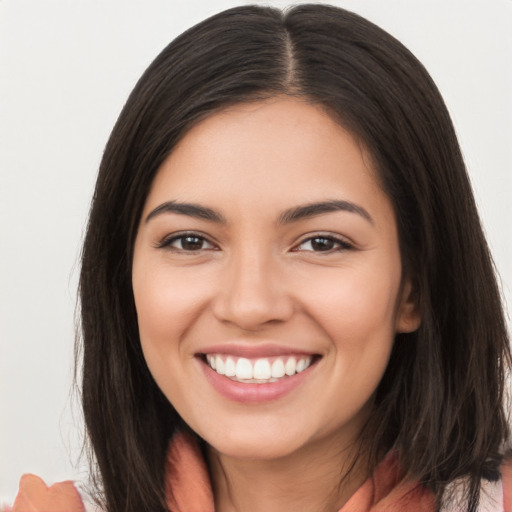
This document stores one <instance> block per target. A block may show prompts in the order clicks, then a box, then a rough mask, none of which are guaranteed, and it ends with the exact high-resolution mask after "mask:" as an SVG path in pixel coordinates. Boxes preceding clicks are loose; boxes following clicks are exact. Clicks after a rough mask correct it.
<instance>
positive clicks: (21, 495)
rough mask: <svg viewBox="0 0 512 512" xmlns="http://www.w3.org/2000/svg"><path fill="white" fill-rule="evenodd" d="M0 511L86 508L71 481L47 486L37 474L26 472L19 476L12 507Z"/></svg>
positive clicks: (50, 511) (68, 511)
mask: <svg viewBox="0 0 512 512" xmlns="http://www.w3.org/2000/svg"><path fill="white" fill-rule="evenodd" d="M2 512H87V509H86V506H85V504H84V501H83V499H82V497H81V496H80V493H79V492H78V490H77V488H76V487H75V484H74V483H73V482H72V481H70V480H68V481H65V482H59V483H56V484H53V485H51V486H49V487H48V486H47V485H46V484H45V483H44V482H43V480H42V479H41V478H39V477H38V476H36V475H31V474H26V475H23V476H22V477H21V480H20V486H19V491H18V495H17V496H16V499H15V501H14V504H13V506H12V508H9V507H7V508H4V509H2Z"/></svg>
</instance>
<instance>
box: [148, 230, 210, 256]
mask: <svg viewBox="0 0 512 512" xmlns="http://www.w3.org/2000/svg"><path fill="white" fill-rule="evenodd" d="M187 236H190V237H195V238H199V239H201V240H202V241H203V242H206V243H207V244H210V245H211V246H213V248H214V249H218V247H217V246H216V245H215V244H214V243H213V242H212V241H210V240H209V239H208V237H207V236H205V235H204V234H202V233H198V232H197V231H181V232H177V233H171V234H169V235H166V236H164V237H163V238H162V239H161V240H160V241H158V242H157V243H156V244H155V247H156V248H157V249H168V250H170V251H173V252H181V253H199V252H201V251H205V250H208V251H211V250H212V249H211V248H207V249H198V250H197V251H190V250H187V249H178V248H175V247H171V244H172V243H173V242H174V241H176V240H179V239H180V238H186V237H187Z"/></svg>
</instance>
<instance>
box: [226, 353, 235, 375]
mask: <svg viewBox="0 0 512 512" xmlns="http://www.w3.org/2000/svg"><path fill="white" fill-rule="evenodd" d="M224 375H225V376H226V377H234V376H235V375H236V366H235V361H234V360H233V358H232V357H228V358H227V359H226V364H225V366H224Z"/></svg>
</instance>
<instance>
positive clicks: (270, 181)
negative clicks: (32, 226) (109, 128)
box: [15, 5, 512, 512]
mask: <svg viewBox="0 0 512 512" xmlns="http://www.w3.org/2000/svg"><path fill="white" fill-rule="evenodd" d="M80 294H81V295H80V296H81V308H82V309H81V310H82V331H83V383H82V390H83V408H84V413H85V419H86V424H87V432H88V436H89V439H90V444H91V449H92V452H93V453H94V459H95V461H96V462H97V468H98V474H97V477H98V481H99V482H100V483H101V488H102V492H103V493H104V494H103V496H102V500H101V501H102V504H103V507H104V509H105V510H108V511H128V510H130V511H131V510H138V511H139V510H140V511H142V510H148V511H149V510H151V511H156V510H166V509H170V510H172V511H175V510H180V511H190V510H213V509H214V507H215V510H218V511H222V512H225V511H232V510H244V511H251V510H288V509H290V510H292V509H293V510H296V509H300V510H305V511H307V510H315V511H319V510H322V511H338V510H340V511H343V512H349V511H356V510H358V511H360V510H393V511H399V510H403V511H405V510H415V511H416V510H417V511H420V510H421V511H423V510H424V511H433V510H438V509H440V508H444V509H445V510H469V511H475V510H478V507H479V502H480V501H481V502H482V503H481V504H480V506H481V507H487V508H486V509H489V510H507V509H509V507H512V503H511V502H510V500H511V497H510V478H511V476H510V471H511V470H510V466H507V465H506V464H504V462H503V460H504V455H505V453H506V452H507V449H508V446H509V429H508V425H507V415H506V411H505V409H504V379H505V373H506V371H507V369H508V368H509V366H510V352H509V348H508V338H507V333H506V328H505V323H504V319H503V313H502V309H501V304H500V298H499V292H498V288H497V285H496V280H495V277H494V273H493V267H492V261H491V258H490V255H489V251H488V248H487V245H486V242H485V239H484V236H483V233H482V229H481V227H480V223H479V219H478V215H477V212H476V207H475V203H474V199H473V196H472V192H471V188H470V185H469V181H468V178H467V175H466V172H465V168H464V163H463V161H462V157H461V154H460V150H459V147H458V144H457V140H456V137H455V134H454V130H453V127H452V125H451V122H450V119H449V116H448V113H447V111H446V108H445V106H444V104H443V101H442V99H441V97H440V95H439V93H438V91H437V89H436V87H435V85H434V84H433V82H432V81H431V79H430V77H429V76H428V74H427V73H426V71H425V70H424V68H423V67H422V65H421V64H420V63H419V62H418V61H417V60H416V59H415V58H414V57H413V56H412V55H411V54H410V53H409V52H408V51H407V50H406V49H405V48H404V47H403V46H402V45H401V44H400V43H399V42H397V41H396V40H395V39H393V38H392V37H391V36H389V35H388V34H386V33H385V32H383V31H382V30H381V29H379V28H378V27H376V26H374V25H372V24H371V23H369V22H368V21H366V20H364V19H362V18H360V17H358V16H356V15H354V14H351V13H349V12H346V11H343V10H341V9H337V8H333V7H328V6H318V5H317V6H309V5H302V6H298V7H295V8H292V9H290V10H288V11H286V12H285V13H282V12H280V11H278V10H275V9H271V8H263V7H240V8H236V9H232V10H229V11H225V12H223V13H220V14H218V15H216V16H213V17H212V18H209V19H208V20H206V21H204V22H202V23H200V24H199V25H197V26H195V27H193V28H192V29H190V30H189V31H187V32H185V33H184V34H183V35H182V36H180V37H179V38H177V39H176V40H175V41H173V42H172V43H171V44H170V45H169V46H168V47H167V48H166V49H165V50H164V51H163V52H162V53H161V54H160V55H159V56H158V57H157V58H156V60H155V61H154V62H153V63H152V64H151V66H150V67H149V68H148V70H147V71H146V72H145V74H144V75H143V76H142V78H141V79H140V81H139V83H138V84H137V86H136V87H135V89H134V91H133V92H132V94H131V95H130V97H129V99H128V101H127V103H126V105H125V107H124V109H123V111H122V113H121V115H120V117H119V120H118V122H117V124H116V126H115V128H114V130H113V132H112V135H111V137H110V140H109V142H108V144H107V147H106V150H105V154H104V157H103V161H102V164H101V168H100V173H99V176H98V181H97V186H96V191H95V195H94V199H93V205H92V209H91V215H90V220H89V225H88V230H87V235H86V239H85V244H84V251H83V262H82V272H81V280H80ZM22 499H23V496H21V497H20V500H22ZM59 499H60V498H59ZM73 499H76V496H75V497H74V498H73ZM76 503H78V502H75V504H76ZM16 506H18V510H22V505H21V501H19V502H18V503H17V504H16V505H15V510H17V509H16ZM73 506H74V505H73ZM77 506H79V505H77ZM489 507H492V508H489ZM61 508H62V507H61Z"/></svg>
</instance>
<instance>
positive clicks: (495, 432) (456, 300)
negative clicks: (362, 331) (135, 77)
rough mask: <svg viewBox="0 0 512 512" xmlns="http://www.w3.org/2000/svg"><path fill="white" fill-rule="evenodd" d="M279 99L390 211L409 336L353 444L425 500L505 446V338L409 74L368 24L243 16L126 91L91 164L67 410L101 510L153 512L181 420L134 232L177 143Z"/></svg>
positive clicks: (491, 287) (454, 161)
mask: <svg viewBox="0 0 512 512" xmlns="http://www.w3.org/2000/svg"><path fill="white" fill-rule="evenodd" d="M282 94H288V95H294V96H299V97H301V98H304V99H305V100H307V101H309V102H311V103H314V104H317V105H319V106H321V107H323V108H325V109H326V110H327V111H328V112H329V113H330V115H331V116H332V117H333V118H334V119H336V120H337V121H338V122H339V123H340V124H342V125H343V126H345V127H346V128H348V129H349V130H350V131H351V132H352V133H353V134H354V135H356V136H357V137H358V138H359V139H360V140H361V141H362V142H363V144H364V145H365V146H366V147H367V148H368V149H369V151H370V153H371V154H372V156H373V159H374V162H375V166H376V169H377V171H378V174H379V177H380V180H381V184H382V187H383V189H384V190H385V192H386V193H387V194H388V195H389V197H390V198H391V200H392V203H393V205H394V208H395V212H396V218H397V223H398V230H399V238H400V244H401V253H402V257H403V262H404V267H405V271H406V272H408V274H409V275H410V276H411V277H412V279H413V281H414V284H415V289H416V293H417V297H418V301H419V304H420V307H421V312H422V318H423V320H422V325H421V327H420V328H419V330H418V331H416V332H414V333H412V334H406V335H403V334H402V335H397V337H396V341H395V344H394V348H393V352H392V355H391V359H390V362H389V366H388V368H387V370H386V373H385V375H384V377H383V379H382V381H381V383H380V385H379V387H378V389H377V391H376V393H375V398H374V409H373V415H372V418H371V424H369V425H368V426H367V429H366V431H365V436H366V437H365V439H367V440H368V450H369V454H370V461H371V466H372V467H374V466H375V464H376V463H377V462H378V459H379V456H380V454H382V453H383V451H386V450H389V449H390V448H392V447H394V448H396V449H398V450H399V453H400V460H401V463H402V465H403V468H404V469H405V471H406V472H407V473H408V475H409V476H411V477H412V478H415V479H418V480H419V481H420V482H422V483H424V484H426V485H428V486H429V487H431V488H432V489H433V491H434V492H435V493H436V495H437V497H438V502H440V499H441V495H442V493H443V491H444V489H445V486H446V484H447V483H449V482H452V481H453V480H454V479H456V478H459V477H465V478H466V481H467V482H468V485H467V487H466V494H465V500H466V507H467V508H468V510H470V511H474V510H476V507H477V504H478V494H479V489H480V482H481V479H482V478H484V479H490V480H493V479H496V478H498V477H499V471H498V466H499V464H500V461H501V458H502V455H501V454H502V450H503V447H504V446H505V444H506V442H507V440H508V436H509V432H508V426H507V418H506V414H505V410H504V405H503V404H504V379H505V373H506V371H507V368H509V366H510V352H509V346H508V337H507V332H506V326H505V322H504V317H503V311H502V305H501V301H500V294H499V289H498V286H497V283H496V278H495V274H494V268H493V263H492V259H491V256H490V254H489V250H488V247H487V244H486V241H485V238H484V235H483V232H482V228H481V225H480V221H479V217H478V214H477V210H476V206H475V201H474V199H473V194H472V191H471V187H470V184H469V180H468V177H467V174H466V170H465V166H464V162H463V159H462V156H461V152H460V150H459V146H458V142H457V138H456V135H455V132H454V129H453V126H452V123H451V120H450V117H449V114H448V112H447V109H446V107H445V105H444V103H443V100H442V98H441V96H440V94H439V92H438V90H437V88H436V86H435V84H434V83H433V81H432V79H431V78H430V76H429V75H428V73H427V72H426V71H425V69H424V68H423V66H422V65H421V64H420V62H419V61H418V60H417V59H416V58H415V57H414V56H413V55H412V54H411V53H410V52H409V51H408V50H407V49H406V48H405V47H404V46H403V45H402V44H401V43H399V42H398V41H397V40H396V39H394V38H393V37H392V36H390V35H389V34H387V33H386V32H384V31H383V30H382V29H380V28H378V27H377V26H375V25H373V24H372V23H370V22H369V21H367V20H365V19H363V18H361V17H359V16H357V15H355V14H353V13H350V12H347V11H345V10H342V9H339V8H335V7H331V6H326V5H299V6H296V7H293V8H291V9H289V10H286V11H284V12H281V11H280V10H278V9H274V8H268V7H257V6H245V7H239V8H234V9H230V10H228V11H225V12H222V13H220V14H217V15H215V16H212V17H211V18H209V19H207V20H205V21H203V22H202V23H199V24H198V25H196V26H195V27H193V28H191V29H189V30H188V31H186V32H185V33H184V34H182V35H181V36H179V37H178V38H177V39H175V40H174V41H173V42H172V43H171V44H169V46H167V47H166V48H165V49H164V50H163V51H162V53H161V54H160V55H159V56H158V57H157V58H156V59H155V61H154V62H153V63H152V64H151V65H150V66H149V68H148V69H147V70H146V72H145V73H144V75H143V76H142V77H141V79H140V80H139V82H138V83H137V85H136V87H135V89H134V90H133V92H132V93H131V95H130V97H129V98H128V101H127V102H126V105H125V107H124V108H123V110H122V112H121V114H120V116H119V119H118V121H117V123H116V125H115V127H114V129H113V131H112V134H111V137H110V140H109V141H108V144H107V146H106V149H105V153H104V156H103V160H102V162H101V167H100V171H99V176H98V181H97V185H96V190H95V193H94V198H93V202H92V208H91V212H90V219H89V224H88V228H87V234H86V239H85V244H84V248H83V260H82V270H81V277H80V299H81V319H82V320H81V328H82V346H80V347H79V350H80V351H83V368H82V370H83V381H82V400H83V409H84V413H85V420H86V428H87V434H88V438H89V440H90V444H91V446H92V450H93V452H94V457H95V460H96V461H97V468H98V469H99V481H100V483H101V487H102V489H103V492H104V502H105V504H104V506H105V507H106V510H108V511H109V512H121V511H122V512H128V511H130V512H133V511H137V512H143V511H151V512H156V511H159V510H165V500H164V489H163V486H164V483H163V482H164V480H163V478H164V460H165V453H166V447H167V444H168V442H169V439H170V438H171V436H172V435H173V432H174V431H176V429H179V428H184V425H183V422H182V420H181V419H180V417H179V416H178V414H177V413H176V412H175V411H174V409H173V407H172V405H171V404H170V403H169V402H168V401H167V400H166V398H165V397H164V396H163V394H162V393H161V391H160V390H159V389H158V387H157V385H156V384H155V382H154V380H153V378H152V376H151V374H150V372H149V370H148V368H147V366H146V363H145V361H144V357H143V354H142V351H141V347H140V341H139V334H138V327H137V316H136V311H135V306H134V299H133V293H132V287H131V265H132V254H133V246H134V240H135V236H136V231H137V226H138V222H139V218H140V215H141V212H142V208H143V205H144V202H145V199H146V197H147V195H148V191H149V188H150V186H151V183H152V181H153V178H154V176H155V173H156V172H157V170H158V168H159V166H160V165H161V164H162V162H163V161H164V159H165V158H166V157H167V156H168V155H169V153H170V152H171V151H172V149H173V147H174V146H175V144H176V143H177V141H178V140H179V139H180V138H181V137H183V135H184V133H186V131H187V129H189V128H190V127H191V126H192V125H193V124H194V123H197V122H198V121H200V120H201V119H204V118H205V117H206V116H208V115H211V114H212V113H214V112H216V111H218V110H219V109H222V108H224V107H226V106H227V105H229V104H235V103H239V102H247V101H253V100H255V99H263V98H268V97H271V96H275V95H282Z"/></svg>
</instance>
